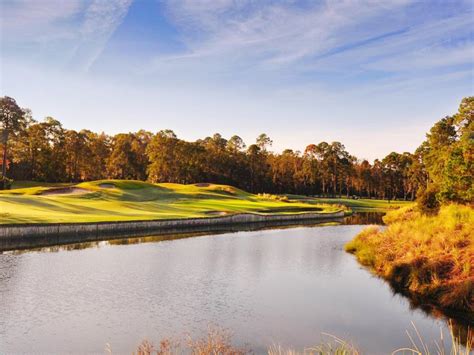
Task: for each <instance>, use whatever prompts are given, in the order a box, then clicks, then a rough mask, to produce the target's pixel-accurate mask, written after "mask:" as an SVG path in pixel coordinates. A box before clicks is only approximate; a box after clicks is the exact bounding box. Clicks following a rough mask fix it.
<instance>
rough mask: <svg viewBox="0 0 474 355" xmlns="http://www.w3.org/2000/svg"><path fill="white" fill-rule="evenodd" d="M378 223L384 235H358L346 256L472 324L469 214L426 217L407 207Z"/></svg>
mask: <svg viewBox="0 0 474 355" xmlns="http://www.w3.org/2000/svg"><path fill="white" fill-rule="evenodd" d="M384 221H385V223H387V224H388V227H387V228H386V229H385V230H382V229H380V228H379V227H374V226H372V227H369V228H367V229H365V230H363V231H362V232H361V233H360V234H359V235H358V236H357V237H356V238H355V239H353V240H352V241H351V242H349V243H348V244H347V245H346V247H345V249H346V251H348V252H350V253H353V254H355V255H356V257H357V259H358V260H359V262H360V263H362V264H364V265H366V266H368V267H370V268H371V269H372V270H373V271H374V272H375V273H376V274H377V275H379V276H382V277H383V278H385V279H386V280H388V281H389V282H390V283H391V284H392V285H393V286H394V287H395V288H396V289H400V290H402V291H404V292H407V293H409V294H410V295H412V296H414V297H415V298H418V299H420V300H422V301H423V302H426V303H429V304H432V305H434V306H436V307H439V308H441V309H447V310H454V311H459V312H463V314H465V315H466V316H467V317H468V319H470V320H474V209H473V208H472V207H470V206H463V205H456V204H452V205H448V206H444V207H442V208H441V210H440V211H439V213H438V214H437V215H435V216H426V215H422V214H421V213H420V212H418V211H417V210H416V208H414V207H407V208H403V209H400V210H397V211H392V212H390V213H388V214H387V215H386V216H385V217H384Z"/></svg>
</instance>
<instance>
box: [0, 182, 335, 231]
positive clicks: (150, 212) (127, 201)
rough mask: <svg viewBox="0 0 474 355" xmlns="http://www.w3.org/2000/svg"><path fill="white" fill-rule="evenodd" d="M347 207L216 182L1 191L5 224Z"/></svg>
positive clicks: (0, 211)
mask: <svg viewBox="0 0 474 355" xmlns="http://www.w3.org/2000/svg"><path fill="white" fill-rule="evenodd" d="M56 189H59V190H56ZM68 189H70V190H68ZM52 191H53V193H54V194H52ZM343 209H344V206H338V205H332V204H331V205H329V204H315V203H307V202H303V201H292V200H290V201H288V202H285V201H279V200H275V199H271V198H265V197H261V196H257V195H254V194H251V193H248V192H245V191H243V190H240V189H237V188H234V187H232V186H226V185H216V184H193V185H181V184H170V183H164V184H151V183H146V182H141V181H130V180H102V181H93V182H84V183H80V184H77V185H68V186H66V187H64V186H61V187H50V186H33V187H26V188H22V189H14V190H7V191H1V192H0V224H16V223H74V222H99V221H130V220H151V219H169V218H171V219H174V218H190V217H210V216H218V215H219V214H226V213H263V214H264V213H297V212H305V211H313V212H314V211H317V212H319V213H329V212H335V211H340V210H343Z"/></svg>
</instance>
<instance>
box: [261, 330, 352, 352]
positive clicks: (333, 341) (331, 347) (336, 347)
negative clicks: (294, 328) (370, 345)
mask: <svg viewBox="0 0 474 355" xmlns="http://www.w3.org/2000/svg"><path fill="white" fill-rule="evenodd" d="M323 335H325V336H327V337H329V338H330V339H329V341H328V342H324V343H321V344H319V345H317V346H313V347H310V348H306V349H304V350H303V351H297V350H294V349H285V348H282V347H281V346H279V345H272V346H271V347H270V348H268V355H360V354H361V353H360V352H359V350H358V349H357V348H356V347H355V346H354V345H352V344H350V343H348V342H346V341H345V340H343V339H341V338H338V337H336V336H334V335H331V334H326V333H323Z"/></svg>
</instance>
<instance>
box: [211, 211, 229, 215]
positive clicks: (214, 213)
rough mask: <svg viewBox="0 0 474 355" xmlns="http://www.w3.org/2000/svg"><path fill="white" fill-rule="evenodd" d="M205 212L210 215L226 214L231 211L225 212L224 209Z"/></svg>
mask: <svg viewBox="0 0 474 355" xmlns="http://www.w3.org/2000/svg"><path fill="white" fill-rule="evenodd" d="M205 214H207V215H209V216H225V215H228V214H229V212H224V211H207V212H205Z"/></svg>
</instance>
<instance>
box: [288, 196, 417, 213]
mask: <svg viewBox="0 0 474 355" xmlns="http://www.w3.org/2000/svg"><path fill="white" fill-rule="evenodd" d="M287 196H288V197H289V198H291V199H296V200H299V201H309V202H313V203H324V204H337V205H343V206H346V207H348V208H350V209H351V210H353V211H358V212H386V211H388V210H392V209H398V208H400V207H406V206H410V205H414V202H412V201H395V200H392V201H390V202H389V201H387V200H375V199H358V200H356V199H351V198H320V197H315V198H312V197H306V196H300V195H287Z"/></svg>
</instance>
